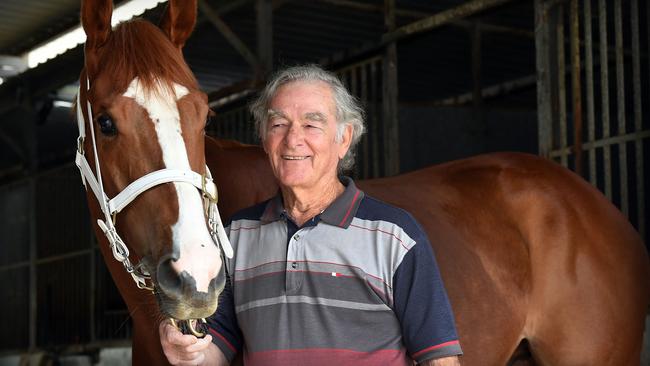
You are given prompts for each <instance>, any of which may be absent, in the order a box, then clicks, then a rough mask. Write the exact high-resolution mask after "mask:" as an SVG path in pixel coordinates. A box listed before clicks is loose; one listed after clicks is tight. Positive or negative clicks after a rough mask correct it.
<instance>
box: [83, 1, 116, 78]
mask: <svg viewBox="0 0 650 366" xmlns="http://www.w3.org/2000/svg"><path fill="white" fill-rule="evenodd" d="M112 15H113V1H112V0H83V1H82V2H81V25H82V26H83V29H84V31H85V32H86V46H85V53H86V69H87V72H88V74H89V76H92V75H94V74H95V72H96V71H97V66H98V52H97V51H98V50H99V49H100V48H101V47H102V46H103V45H104V43H106V40H107V39H108V36H109V35H110V34H111V16H112Z"/></svg>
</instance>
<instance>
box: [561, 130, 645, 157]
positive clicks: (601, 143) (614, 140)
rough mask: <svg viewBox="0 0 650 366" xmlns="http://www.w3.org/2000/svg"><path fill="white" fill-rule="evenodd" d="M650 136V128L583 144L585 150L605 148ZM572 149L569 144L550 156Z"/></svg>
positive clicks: (565, 152) (562, 153)
mask: <svg viewBox="0 0 650 366" xmlns="http://www.w3.org/2000/svg"><path fill="white" fill-rule="evenodd" d="M649 137H650V130H644V131H641V132H633V133H628V134H625V135H617V136H611V137H608V138H606V139H602V140H596V141H590V142H586V143H584V144H582V149H583V150H584V151H587V150H592V149H598V148H603V147H607V146H611V145H616V144H625V143H627V142H631V141H641V140H643V139H647V138H649ZM571 150H572V147H571V146H567V147H565V148H563V149H556V150H553V151H551V152H550V154H549V156H550V157H552V158H557V157H560V156H562V155H565V154H569V153H570V152H571Z"/></svg>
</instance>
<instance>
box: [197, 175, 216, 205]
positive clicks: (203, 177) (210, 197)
mask: <svg viewBox="0 0 650 366" xmlns="http://www.w3.org/2000/svg"><path fill="white" fill-rule="evenodd" d="M208 179H210V178H208V177H207V175H206V174H205V173H203V175H201V191H202V192H203V197H205V198H207V199H208V200H209V201H210V202H214V203H215V204H216V203H217V201H218V200H219V192H218V191H217V186H216V185H215V184H214V182H212V180H211V179H210V183H212V185H213V186H214V195H213V194H212V193H211V192H210V190H209V189H208Z"/></svg>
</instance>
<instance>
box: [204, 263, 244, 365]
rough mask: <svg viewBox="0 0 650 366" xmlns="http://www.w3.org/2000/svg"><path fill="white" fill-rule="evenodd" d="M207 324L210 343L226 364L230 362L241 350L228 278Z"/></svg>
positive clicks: (240, 340)
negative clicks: (224, 359) (217, 304)
mask: <svg viewBox="0 0 650 366" xmlns="http://www.w3.org/2000/svg"><path fill="white" fill-rule="evenodd" d="M207 322H208V327H209V331H210V334H211V335H212V342H213V343H214V344H215V345H216V346H217V347H219V349H220V350H221V352H223V354H224V355H225V356H226V359H228V362H232V360H233V359H234V358H235V356H236V355H237V353H238V352H239V351H240V350H241V345H242V335H241V330H240V329H239V325H238V324H237V316H236V315H235V307H234V300H233V293H232V286H231V280H230V276H226V285H225V287H224V289H223V292H222V293H221V295H219V306H218V307H217V311H216V312H215V313H214V315H212V316H211V317H210V318H208V319H207Z"/></svg>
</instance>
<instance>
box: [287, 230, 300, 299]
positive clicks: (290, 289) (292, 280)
mask: <svg viewBox="0 0 650 366" xmlns="http://www.w3.org/2000/svg"><path fill="white" fill-rule="evenodd" d="M303 234H305V229H299V230H298V231H296V233H295V234H293V236H292V237H291V238H290V239H289V243H288V248H287V263H286V267H285V271H286V276H285V279H286V280H285V281H286V283H285V289H286V293H287V294H291V293H295V292H296V291H298V289H299V288H300V285H301V284H302V280H303V277H304V275H305V246H304V243H303V241H304V240H303V238H302V236H303Z"/></svg>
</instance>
